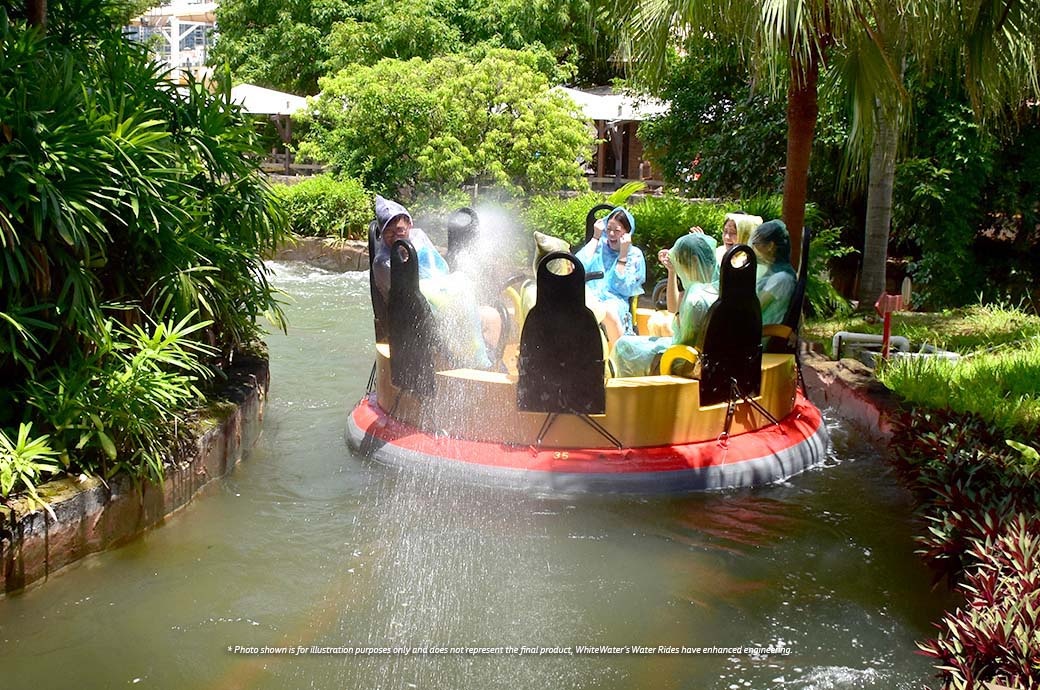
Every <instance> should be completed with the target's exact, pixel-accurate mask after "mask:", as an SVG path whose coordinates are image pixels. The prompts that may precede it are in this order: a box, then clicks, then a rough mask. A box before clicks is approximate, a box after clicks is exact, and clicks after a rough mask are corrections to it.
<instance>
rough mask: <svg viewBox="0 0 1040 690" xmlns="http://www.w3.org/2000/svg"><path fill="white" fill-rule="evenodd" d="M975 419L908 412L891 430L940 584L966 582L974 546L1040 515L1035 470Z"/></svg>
mask: <svg viewBox="0 0 1040 690" xmlns="http://www.w3.org/2000/svg"><path fill="white" fill-rule="evenodd" d="M1027 433H1029V432H1028V430H1018V431H1010V432H1002V431H998V430H997V429H995V428H994V427H993V425H992V424H990V423H989V422H988V421H987V420H985V419H983V418H982V417H980V416H978V415H973V414H954V413H950V412H949V411H943V410H929V409H927V408H910V409H908V410H906V411H904V412H902V413H900V414H899V415H898V416H897V417H896V419H895V420H894V424H893V437H892V442H891V445H890V447H892V448H893V449H894V450H895V456H894V459H893V462H894V465H895V467H896V469H897V471H898V472H899V474H900V475H901V476H902V478H903V480H904V481H905V482H906V484H907V486H908V487H909V488H910V489H911V490H912V491H913V492H914V494H915V495H916V497H917V504H918V506H919V507H918V512H919V513H920V515H921V517H922V519H923V520H924V521H925V524H926V525H927V530H926V531H925V532H924V534H923V535H922V536H921V537H919V538H918V541H919V542H920V543H921V550H920V552H919V553H920V554H921V555H922V556H923V557H924V560H925V561H926V562H927V563H928V565H929V566H931V567H932V568H933V569H934V570H935V571H936V574H937V579H939V578H944V577H945V578H948V579H950V580H952V581H957V580H959V579H961V578H962V577H963V572H964V567H965V560H964V559H965V554H967V553H968V552H969V551H970V549H971V545H972V543H974V542H975V541H980V540H981V541H985V540H986V539H987V538H995V537H996V536H998V534H999V533H1000V531H1001V530H1002V529H1004V527H1006V526H1007V525H1008V524H1009V521H1010V520H1011V519H1012V518H1013V517H1014V516H1015V515H1017V514H1019V513H1024V514H1036V513H1040V484H1038V483H1037V481H1036V480H1037V476H1038V475H1037V469H1038V468H1037V463H1036V462H1035V460H1031V459H1030V458H1029V457H1027V456H1026V455H1023V454H1022V453H1020V452H1018V451H1016V450H1014V448H1012V447H1010V446H1009V445H1008V444H1007V443H1006V442H1005V437H1006V435H1008V434H1012V435H1019V434H1020V435H1022V436H1025V435H1026V434H1027Z"/></svg>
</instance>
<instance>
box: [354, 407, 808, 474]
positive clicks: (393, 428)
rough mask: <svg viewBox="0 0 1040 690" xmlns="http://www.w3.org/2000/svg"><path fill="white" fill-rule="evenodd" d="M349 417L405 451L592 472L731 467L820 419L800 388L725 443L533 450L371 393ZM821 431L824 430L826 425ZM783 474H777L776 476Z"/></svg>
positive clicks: (801, 437) (767, 453)
mask: <svg viewBox="0 0 1040 690" xmlns="http://www.w3.org/2000/svg"><path fill="white" fill-rule="evenodd" d="M351 421H352V422H353V424H354V426H356V428H357V429H358V430H359V431H360V432H362V433H363V434H364V435H365V436H366V437H368V438H369V439H371V440H374V441H377V442H381V443H386V444H390V445H392V446H393V447H395V448H397V449H400V450H403V451H406V452H409V454H417V455H421V456H426V457H430V458H436V459H442V460H452V461H456V462H463V463H470V464H473V465H481V466H484V467H488V468H497V469H503V470H524V471H534V472H549V473H559V474H596V475H604V474H638V473H653V472H681V471H690V470H704V469H709V468H719V469H723V468H733V469H735V468H736V466H737V465H740V464H741V463H746V462H748V461H753V460H761V459H764V458H770V457H777V456H784V455H787V454H788V453H789V452H790V451H793V450H794V449H795V447H796V446H798V445H799V444H802V443H805V442H806V441H807V440H810V439H812V437H813V436H815V435H817V434H819V433H820V431H821V426H822V424H823V419H822V416H821V414H820V411H819V410H818V409H817V408H816V406H815V405H813V404H812V403H810V402H809V401H807V400H806V399H805V398H804V397H803V396H802V395H801V394H799V395H798V398H797V399H796V401H795V405H794V408H793V409H792V411H791V413H790V414H788V415H787V416H786V417H784V419H782V420H781V422H780V424H779V425H771V426H767V427H765V428H762V429H759V430H758V431H754V432H748V433H744V434H739V435H736V436H731V437H730V438H729V442H728V444H725V445H723V444H720V443H719V442H718V441H716V440H710V441H700V442H697V443H687V444H681V445H673V446H649V447H640V448H624V449H621V450H616V449H613V448H596V449H588V450H586V449H580V448H579V449H574V448H568V449H559V448H542V449H541V450H536V449H535V448H534V447H533V446H515V445H507V444H504V443H494V442H489V441H471V440H466V439H456V438H447V437H436V436H433V435H430V434H428V433H426V432H423V431H420V430H418V429H416V428H414V427H411V426H409V425H407V424H404V423H402V422H400V421H398V420H396V419H393V418H392V417H390V416H389V415H387V414H386V412H385V411H384V410H383V409H382V408H380V407H379V405H378V404H376V402H375V396H374V395H373V396H369V397H366V398H364V399H362V400H361V402H359V403H358V405H357V406H356V407H355V408H354V410H353V412H352V413H351ZM823 433H824V435H825V434H826V431H825V430H823ZM824 444H825V442H824ZM818 460H822V457H821V458H818V459H817V461H818ZM799 469H802V468H799ZM784 476H785V475H780V476H777V477H775V478H774V481H775V480H778V479H782V478H784Z"/></svg>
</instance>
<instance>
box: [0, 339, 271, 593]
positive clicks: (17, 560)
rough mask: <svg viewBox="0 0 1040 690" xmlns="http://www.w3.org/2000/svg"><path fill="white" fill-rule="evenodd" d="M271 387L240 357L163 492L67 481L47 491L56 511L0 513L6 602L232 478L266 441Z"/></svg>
mask: <svg viewBox="0 0 1040 690" xmlns="http://www.w3.org/2000/svg"><path fill="white" fill-rule="evenodd" d="M268 383H269V370H268V361H267V358H266V357H260V356H252V355H249V356H246V355H240V356H237V357H236V358H235V363H234V365H233V366H232V367H231V369H230V370H229V372H228V384H227V387H226V388H225V389H224V390H223V391H222V392H221V394H220V396H219V398H220V400H221V401H222V402H220V403H218V404H216V405H214V406H211V408H210V409H208V410H207V412H206V414H205V416H204V418H203V419H202V421H201V424H200V425H201V432H200V433H199V435H198V437H197V438H196V441H195V443H194V444H192V445H191V446H190V450H189V451H187V452H186V453H184V454H183V456H182V457H179V458H178V459H177V460H176V461H175V462H174V463H173V465H172V466H171V467H167V468H166V476H165V480H164V481H163V482H162V484H153V483H150V482H144V481H134V480H132V479H130V478H129V477H125V476H121V477H116V478H115V479H113V480H111V481H110V482H108V483H107V484H106V483H105V482H103V481H102V480H101V479H99V478H96V477H85V476H84V477H81V478H67V479H61V480H58V481H54V482H48V483H47V484H44V485H42V486H41V487H39V492H40V495H41V497H43V498H44V500H46V501H47V504H48V507H49V510H48V509H45V508H43V507H41V506H39V505H38V504H35V505H34V504H33V503H31V502H30V501H28V500H25V499H22V500H16V501H12V502H11V504H10V505H9V506H0V595H2V594H3V593H10V592H16V591H18V590H21V589H24V588H25V587H26V586H28V585H31V584H33V583H36V582H40V581H43V580H46V579H47V578H48V577H49V576H51V575H53V574H54V573H56V572H57V571H58V570H60V569H61V568H63V567H64V566H66V565H68V564H70V563H73V562H75V561H78V560H80V559H82V558H83V557H85V556H88V555H90V554H92V553H96V552H98V551H103V550H105V549H108V548H111V547H113V546H118V545H119V544H121V543H124V542H126V541H128V540H130V539H132V538H134V537H136V536H137V535H139V534H141V533H142V532H144V531H146V530H148V529H150V528H152V527H154V526H156V525H158V524H160V523H161V522H162V521H163V520H164V519H165V518H166V517H167V516H169V515H171V514H172V513H174V512H175V511H177V510H178V509H180V508H182V507H183V506H185V505H187V504H188V503H189V502H190V501H191V500H192V498H193V497H194V496H195V495H196V494H197V493H198V492H199V490H200V489H201V488H202V487H203V486H205V485H206V484H207V483H208V482H210V481H212V480H214V479H217V478H219V477H222V476H224V475H225V474H226V473H227V472H228V471H229V470H230V469H231V468H232V467H234V466H235V464H236V463H238V462H239V461H240V460H241V459H242V458H243V457H244V456H245V455H246V454H247V453H248V452H249V450H250V449H251V448H252V447H253V445H254V443H255V442H256V440H257V438H258V437H259V436H260V430H261V425H262V422H263V415H264V403H265V400H266V397H267V389H268Z"/></svg>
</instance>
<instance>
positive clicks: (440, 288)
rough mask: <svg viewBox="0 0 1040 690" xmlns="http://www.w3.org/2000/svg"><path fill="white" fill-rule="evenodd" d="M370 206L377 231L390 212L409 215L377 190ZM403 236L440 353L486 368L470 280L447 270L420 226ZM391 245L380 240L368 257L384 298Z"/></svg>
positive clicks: (387, 291) (457, 364) (460, 362)
mask: <svg viewBox="0 0 1040 690" xmlns="http://www.w3.org/2000/svg"><path fill="white" fill-rule="evenodd" d="M375 211H376V222H378V223H379V229H380V232H382V231H383V230H385V229H386V226H387V225H389V224H390V221H392V220H394V219H395V218H398V217H400V216H406V217H407V218H408V220H409V221H411V219H412V216H411V214H409V213H408V210H407V209H405V207H404V206H402V205H401V204H399V203H397V202H396V201H391V200H389V199H384V198H383V197H381V196H379V195H378V194H377V195H376V199H375ZM408 241H409V242H411V243H412V246H413V247H415V255H416V259H417V260H418V263H419V291H420V292H422V294H423V296H424V297H425V298H426V301H427V302H429V303H430V311H431V312H432V314H433V319H434V322H435V324H436V328H437V337H438V340H439V342H440V343H442V345H443V346H444V348H445V351H443V352H441V353H440V354H441V355H443V356H444V357H445V359H446V360H447V362H448V365H449V366H451V367H473V368H477V369H487V368H489V367H490V366H491V358H490V357H489V356H488V352H487V345H486V344H485V343H484V337H483V329H482V327H481V322H480V311H479V305H477V301H476V299H475V298H474V287H473V285H472V284H471V283H470V281H469V279H468V278H467V277H466V276H465V275H463V274H460V273H450V272H449V270H448V264H447V262H445V261H444V257H442V256H441V255H440V252H438V251H437V248H436V247H434V246H433V242H431V241H430V238H429V237H427V235H426V233H425V232H423V231H422V230H421V229H419V228H414V227H413V228H412V229H411V230H409V232H408ZM391 251H392V250H391V248H390V247H388V246H386V243H385V242H383V241H380V242H379V243H378V244H377V245H376V254H375V257H374V259H373V261H372V279H373V281H374V282H375V285H376V288H377V289H378V290H379V291H380V292H381V293H382V295H383V297H384V298H385V299H388V298H389V295H390V252H391Z"/></svg>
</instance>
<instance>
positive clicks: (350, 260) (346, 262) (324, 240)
mask: <svg viewBox="0 0 1040 690" xmlns="http://www.w3.org/2000/svg"><path fill="white" fill-rule="evenodd" d="M271 258H272V259H274V260H276V261H303V262H306V263H308V264H310V265H311V266H317V267H318V268H323V269H325V270H326V271H333V272H335V273H343V272H345V271H367V270H368V243H367V242H363V241H361V240H341V239H338V238H329V237H294V238H292V240H290V241H289V242H287V243H286V244H284V245H282V246H281V247H279V248H278V250H277V251H276V252H275V253H274V255H273V256H272V257H271Z"/></svg>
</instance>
